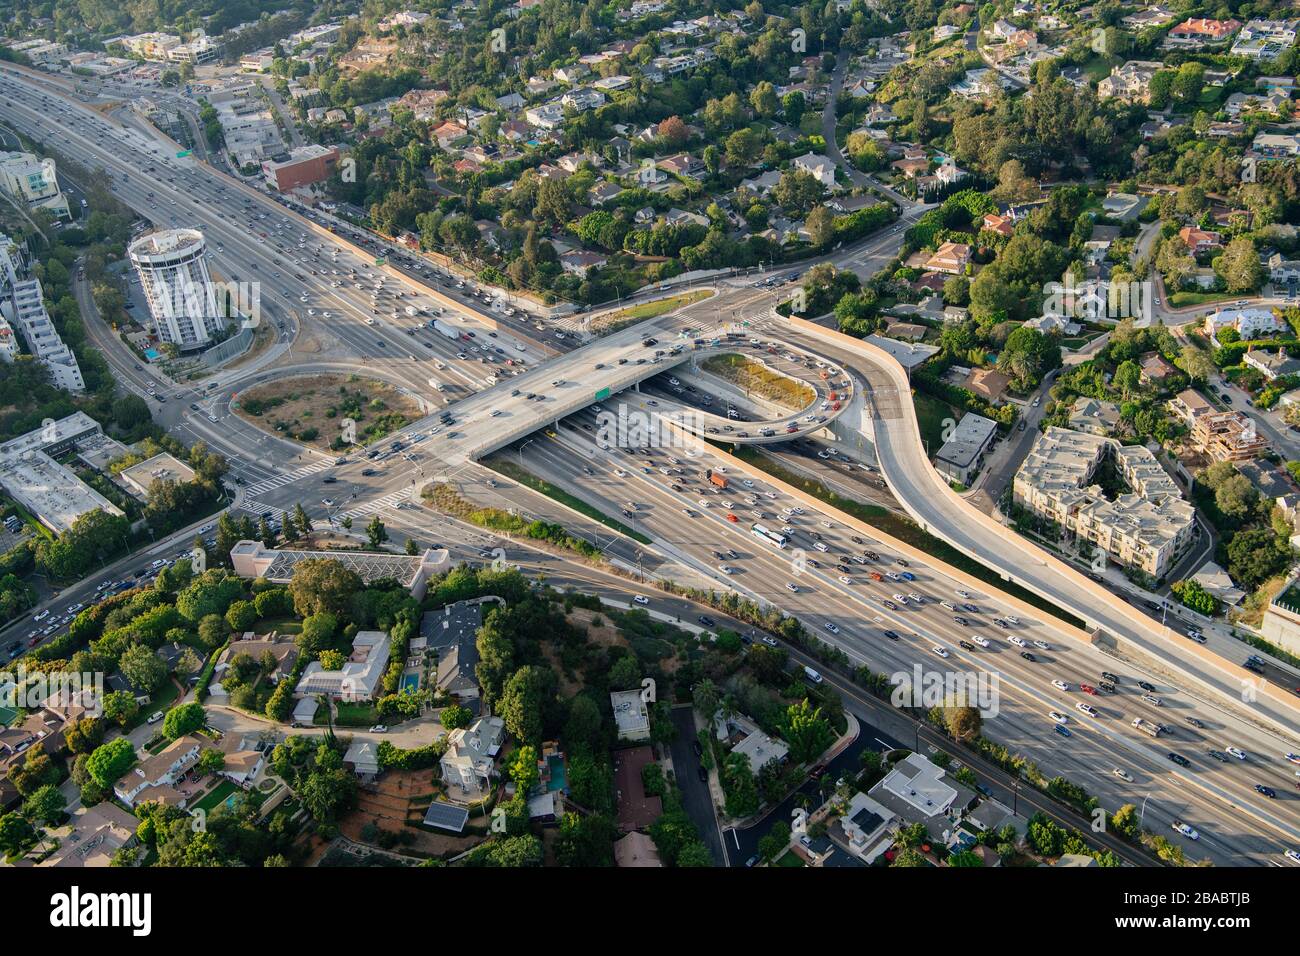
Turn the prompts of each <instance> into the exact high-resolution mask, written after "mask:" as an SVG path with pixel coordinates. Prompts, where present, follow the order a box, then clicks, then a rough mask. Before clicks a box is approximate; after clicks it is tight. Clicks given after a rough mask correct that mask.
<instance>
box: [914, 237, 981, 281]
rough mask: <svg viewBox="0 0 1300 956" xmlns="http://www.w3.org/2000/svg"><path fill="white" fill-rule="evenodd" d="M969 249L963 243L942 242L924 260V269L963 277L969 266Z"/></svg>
mask: <svg viewBox="0 0 1300 956" xmlns="http://www.w3.org/2000/svg"><path fill="white" fill-rule="evenodd" d="M970 260H971V248H970V246H969V245H967V244H966V243H964V242H944V243H943V245H941V246H940V247H939V248H938V249H936V250H935V252H934V255H932V256H930V258H929V259H927V260H926V262H925V266H924V268H925V269H927V270H929V271H930V272H943V273H945V274H947V275H954V276H956V275H964V274H965V272H966V267H967V266H968V265H969V264H970Z"/></svg>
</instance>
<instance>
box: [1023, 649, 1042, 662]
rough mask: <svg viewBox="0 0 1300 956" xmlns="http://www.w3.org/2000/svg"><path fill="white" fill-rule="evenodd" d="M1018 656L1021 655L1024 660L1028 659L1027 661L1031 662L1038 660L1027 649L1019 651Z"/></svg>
mask: <svg viewBox="0 0 1300 956" xmlns="http://www.w3.org/2000/svg"><path fill="white" fill-rule="evenodd" d="M1020 656H1021V657H1023V658H1024V659H1025V660H1027V661H1029V663H1031V664H1032V663H1034V662H1035V661H1037V660H1038V658H1037V657H1035V656H1034V655H1033V654H1030V653H1029V652H1028V651H1021V652H1020Z"/></svg>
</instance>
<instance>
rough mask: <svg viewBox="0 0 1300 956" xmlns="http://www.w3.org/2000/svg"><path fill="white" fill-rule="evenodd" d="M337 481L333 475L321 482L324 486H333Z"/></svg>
mask: <svg viewBox="0 0 1300 956" xmlns="http://www.w3.org/2000/svg"><path fill="white" fill-rule="evenodd" d="M336 481H338V479H337V478H335V477H334V476H333V475H326V476H325V477H324V478H322V479H321V480H320V482H321V484H322V485H332V484H334V482H336Z"/></svg>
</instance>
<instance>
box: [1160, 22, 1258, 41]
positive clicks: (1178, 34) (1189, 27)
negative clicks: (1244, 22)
mask: <svg viewBox="0 0 1300 956" xmlns="http://www.w3.org/2000/svg"><path fill="white" fill-rule="evenodd" d="M1240 29H1241V21H1240V20H1211V19H1209V18H1208V17H1195V18H1192V19H1190V20H1184V21H1183V22H1182V23H1180V24H1178V25H1177V26H1175V27H1174V28H1173V29H1171V30H1170V31H1169V33H1168V35H1167V36H1166V42H1167V43H1169V44H1171V45H1176V46H1190V47H1202V46H1207V45H1211V44H1217V43H1223V42H1224V41H1225V40H1227V39H1228V38H1229V37H1230V36H1232V35H1233V34H1234V33H1236V32H1237V31H1238V30H1240Z"/></svg>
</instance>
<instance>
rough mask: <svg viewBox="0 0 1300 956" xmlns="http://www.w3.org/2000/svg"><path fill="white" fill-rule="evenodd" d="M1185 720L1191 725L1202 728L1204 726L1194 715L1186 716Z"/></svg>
mask: <svg viewBox="0 0 1300 956" xmlns="http://www.w3.org/2000/svg"><path fill="white" fill-rule="evenodd" d="M1187 722H1188V723H1189V724H1191V725H1192V726H1193V727H1200V728H1202V729H1204V728H1205V725H1204V724H1203V723H1201V722H1200V721H1199V720H1197V719H1196V718H1195V717H1188V718H1187Z"/></svg>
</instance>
